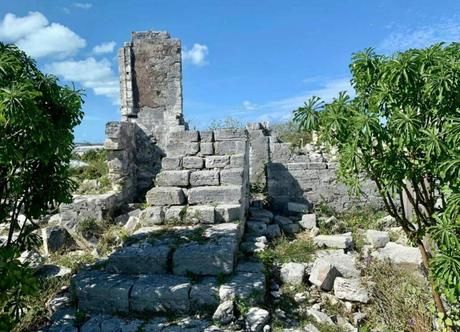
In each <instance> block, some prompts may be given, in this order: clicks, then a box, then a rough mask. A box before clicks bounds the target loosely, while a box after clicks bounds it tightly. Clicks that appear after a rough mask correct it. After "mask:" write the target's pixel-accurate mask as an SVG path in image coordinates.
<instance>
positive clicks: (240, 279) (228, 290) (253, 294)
mask: <svg viewBox="0 0 460 332" xmlns="http://www.w3.org/2000/svg"><path fill="white" fill-rule="evenodd" d="M265 293H266V279H265V274H264V273H263V272H236V273H235V275H234V276H233V277H232V279H231V280H230V281H229V282H227V283H225V284H224V285H222V286H221V287H220V289H219V297H220V299H221V301H226V300H230V299H234V298H240V299H246V300H247V301H248V302H249V304H250V305H254V304H257V303H264V299H265Z"/></svg>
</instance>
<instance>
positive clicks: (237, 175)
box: [220, 168, 244, 186]
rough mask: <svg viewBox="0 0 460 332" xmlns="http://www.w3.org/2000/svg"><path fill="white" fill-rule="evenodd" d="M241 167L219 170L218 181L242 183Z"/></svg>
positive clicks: (234, 183)
mask: <svg viewBox="0 0 460 332" xmlns="http://www.w3.org/2000/svg"><path fill="white" fill-rule="evenodd" d="M243 172H244V170H243V169H242V168H232V169H226V170H222V171H221V172H220V183H221V184H222V185H240V186H241V185H242V184H243Z"/></svg>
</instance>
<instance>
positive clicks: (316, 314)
mask: <svg viewBox="0 0 460 332" xmlns="http://www.w3.org/2000/svg"><path fill="white" fill-rule="evenodd" d="M307 314H308V315H310V316H312V317H313V319H314V320H315V321H316V322H318V323H327V324H329V325H334V322H333V321H332V319H331V318H330V317H329V316H328V315H326V314H325V313H324V312H322V311H319V310H316V309H313V308H310V309H308V310H307Z"/></svg>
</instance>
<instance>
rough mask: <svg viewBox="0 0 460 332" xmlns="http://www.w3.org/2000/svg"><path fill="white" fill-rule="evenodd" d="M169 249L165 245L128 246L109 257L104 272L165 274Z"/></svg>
mask: <svg viewBox="0 0 460 332" xmlns="http://www.w3.org/2000/svg"><path fill="white" fill-rule="evenodd" d="M170 252H171V248H170V247H169V246H166V245H156V246H153V245H149V244H147V243H146V244H142V245H140V246H129V247H124V248H122V249H119V250H117V251H116V252H114V253H113V254H112V255H110V257H109V259H108V261H107V266H106V270H107V271H109V272H114V273H124V274H161V273H167V267H168V256H169V253H170Z"/></svg>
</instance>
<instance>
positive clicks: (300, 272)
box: [281, 263, 305, 285]
mask: <svg viewBox="0 0 460 332" xmlns="http://www.w3.org/2000/svg"><path fill="white" fill-rule="evenodd" d="M304 276H305V266H304V265H303V264H301V263H285V264H283V265H282V266H281V281H282V282H283V283H285V284H291V285H301V284H302V282H303V279H304Z"/></svg>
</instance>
